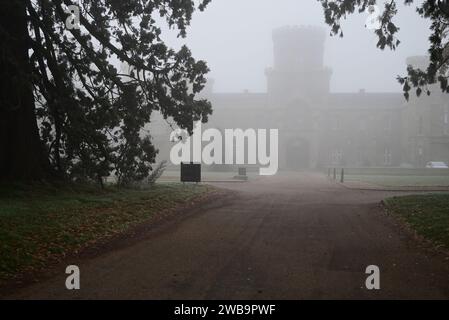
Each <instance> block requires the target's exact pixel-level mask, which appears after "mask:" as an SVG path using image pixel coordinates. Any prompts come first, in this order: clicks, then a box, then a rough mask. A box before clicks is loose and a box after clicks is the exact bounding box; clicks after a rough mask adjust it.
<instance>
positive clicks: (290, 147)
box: [286, 139, 310, 170]
mask: <svg viewBox="0 0 449 320" xmlns="http://www.w3.org/2000/svg"><path fill="white" fill-rule="evenodd" d="M286 166H287V168H288V169H290V170H304V169H309V168H310V144H309V142H308V141H307V140H304V139H296V140H292V141H290V143H289V144H287V150H286Z"/></svg>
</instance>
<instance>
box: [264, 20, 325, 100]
mask: <svg viewBox="0 0 449 320" xmlns="http://www.w3.org/2000/svg"><path fill="white" fill-rule="evenodd" d="M325 39H326V36H325V32H324V30H323V29H322V28H319V27H309V26H307V27H304V26H301V27H282V28H279V29H276V30H274V31H273V44H274V66H273V67H272V68H269V69H267V70H266V76H267V87H268V88H267V91H268V94H269V95H271V96H272V97H274V98H276V99H281V100H282V101H286V100H287V101H288V100H295V99H304V98H306V99H307V98H310V99H314V100H315V99H317V98H320V97H323V96H324V95H327V94H328V93H329V85H330V77H331V74H332V72H331V70H330V69H329V68H326V67H324V44H325Z"/></svg>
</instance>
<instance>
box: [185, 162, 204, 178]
mask: <svg viewBox="0 0 449 320" xmlns="http://www.w3.org/2000/svg"><path fill="white" fill-rule="evenodd" d="M181 182H201V164H197V163H181Z"/></svg>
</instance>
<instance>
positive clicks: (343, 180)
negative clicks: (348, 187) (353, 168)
mask: <svg viewBox="0 0 449 320" xmlns="http://www.w3.org/2000/svg"><path fill="white" fill-rule="evenodd" d="M340 182H341V183H344V182H345V169H343V168H342V169H341V179H340Z"/></svg>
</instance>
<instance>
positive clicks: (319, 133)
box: [152, 27, 449, 169]
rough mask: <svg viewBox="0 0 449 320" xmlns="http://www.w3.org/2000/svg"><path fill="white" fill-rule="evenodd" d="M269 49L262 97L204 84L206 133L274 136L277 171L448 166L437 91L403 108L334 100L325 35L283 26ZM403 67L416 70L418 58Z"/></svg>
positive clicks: (375, 98)
mask: <svg viewBox="0 0 449 320" xmlns="http://www.w3.org/2000/svg"><path fill="white" fill-rule="evenodd" d="M273 42H274V65H273V67H272V68H269V69H267V70H266V77H267V92H266V93H249V92H243V93H215V92H214V91H213V88H212V87H213V85H212V84H211V85H209V86H208V88H207V89H206V90H205V93H204V95H205V96H206V97H207V98H208V99H209V100H210V101H211V102H212V105H213V110H214V113H213V115H212V116H211V117H210V120H209V123H208V124H207V126H206V127H213V128H218V129H222V130H223V129H228V128H229V129H234V128H241V129H247V128H261V129H264V128H265V129H279V167H280V169H306V168H323V167H326V166H347V167H399V166H404V165H407V166H415V167H423V166H425V164H426V163H427V162H429V161H444V162H447V163H449V99H448V96H447V95H446V94H443V93H441V91H440V90H439V88H435V89H434V90H432V95H431V96H429V97H428V96H427V95H424V96H422V97H420V98H416V97H413V96H412V95H411V96H412V97H411V99H410V101H409V102H407V101H406V100H405V99H404V96H403V94H402V93H367V92H364V91H363V90H361V91H359V92H355V93H333V92H330V80H331V76H332V71H331V69H330V68H327V67H326V66H324V50H325V32H324V30H322V29H321V28H316V27H284V28H280V29H277V30H275V31H274V32H273ZM407 64H413V65H421V66H422V65H424V64H425V57H412V58H409V59H408V61H407ZM404 67H405V66H404ZM157 123H158V121H156V125H157V126H158V124H157ZM159 125H160V127H159V128H156V129H155V128H154V127H152V132H158V133H163V135H162V134H161V136H160V137H159V136H157V137H155V144H156V146H157V147H158V148H160V150H161V152H160V157H159V158H160V159H168V154H169V146H167V141H168V136H169V133H170V130H169V129H168V128H167V126H165V128H164V126H163V124H159Z"/></svg>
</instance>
